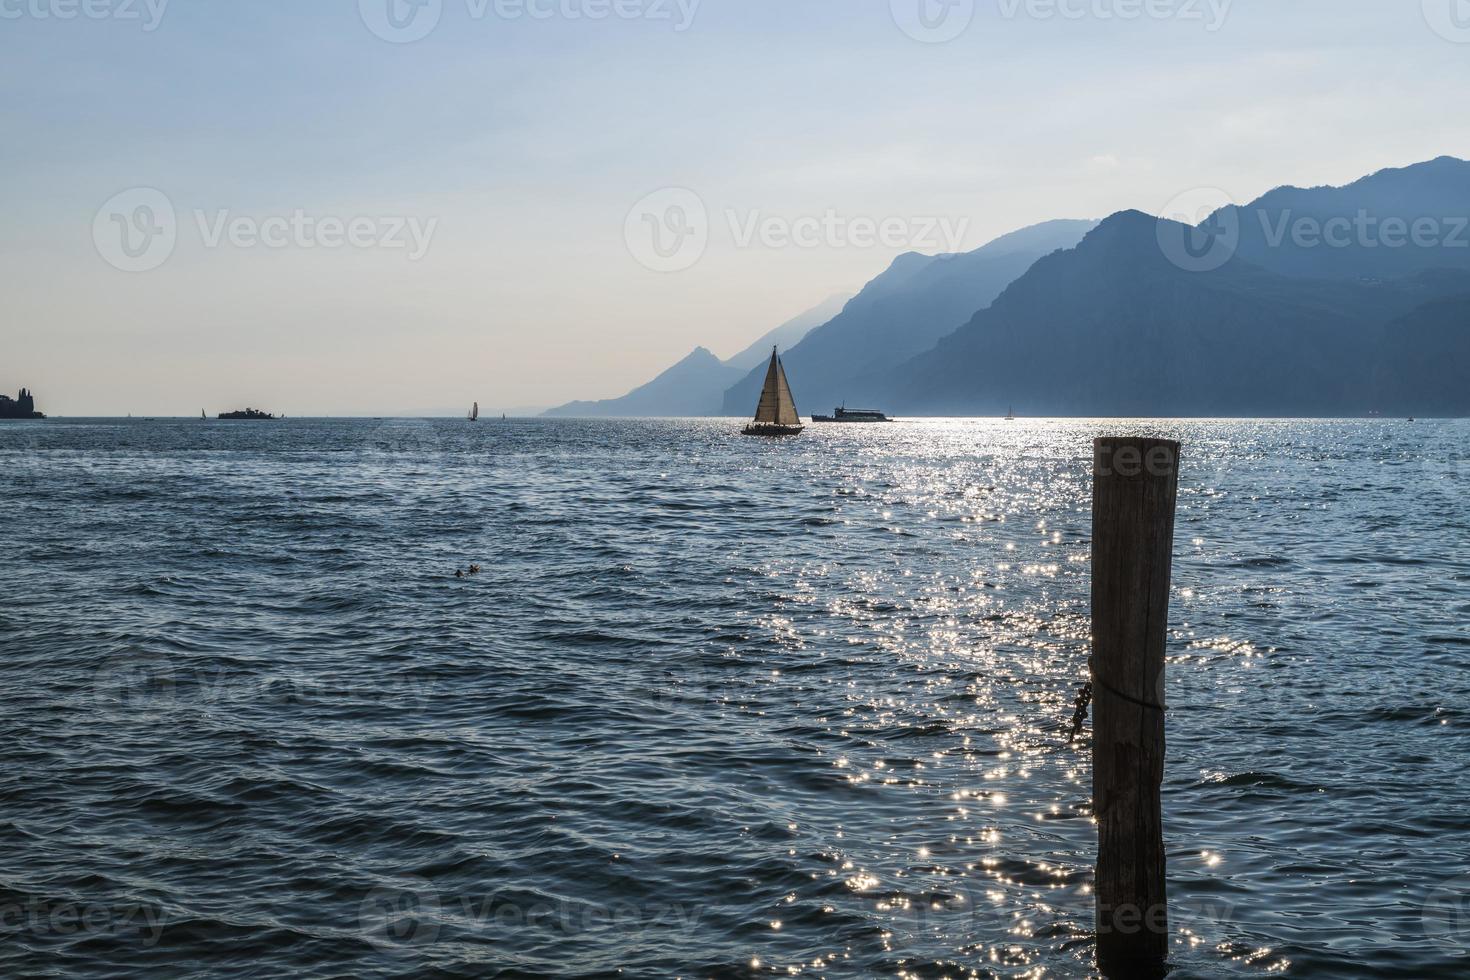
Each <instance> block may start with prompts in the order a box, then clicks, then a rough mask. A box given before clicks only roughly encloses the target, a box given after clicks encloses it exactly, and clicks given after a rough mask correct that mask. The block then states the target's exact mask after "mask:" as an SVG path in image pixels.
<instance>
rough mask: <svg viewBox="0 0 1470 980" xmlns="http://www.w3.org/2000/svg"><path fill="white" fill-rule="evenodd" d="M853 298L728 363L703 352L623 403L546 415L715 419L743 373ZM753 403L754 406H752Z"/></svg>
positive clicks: (796, 322)
mask: <svg viewBox="0 0 1470 980" xmlns="http://www.w3.org/2000/svg"><path fill="white" fill-rule="evenodd" d="M850 298H851V296H849V295H846V294H842V295H837V296H832V297H830V298H828V299H827V300H825V301H823V302H822V303H821V304H819V305H817V306H814V307H812V308H811V309H810V310H807V311H806V312H805V313H802V314H801V315H799V316H797V317H794V318H792V319H791V320H788V321H786V322H785V323H783V324H781V325H780V326H779V327H777V328H775V329H774V330H772V331H770V332H769V333H766V334H765V335H763V336H762V337H761V338H760V339H759V340H757V341H756V342H755V343H753V344H751V345H750V346H749V347H747V348H746V349H745V350H743V351H741V352H740V353H739V354H736V355H735V356H734V357H731V358H729V359H728V360H724V361H722V360H720V359H719V358H718V357H716V356H715V355H714V354H713V353H711V352H710V351H709V350H707V349H706V348H704V347H696V348H695V349H694V351H693V353H691V354H690V355H689V356H687V357H685V358H684V359H683V360H682V361H680V362H679V363H677V364H675V365H674V366H673V367H671V368H669V369H668V370H666V371H664V372H663V373H662V374H660V375H659V376H658V377H656V378H654V379H653V380H652V381H650V382H648V383H647V384H645V385H642V386H640V387H638V388H635V389H633V390H632V391H630V392H628V393H627V394H626V395H623V396H622V397H621V398H610V399H607V400H605V401H596V402H571V403H569V404H566V405H562V406H560V407H559V408H553V409H551V410H550V411H548V412H546V413H545V415H546V416H547V417H548V418H656V417H672V418H690V417H698V416H706V415H719V414H720V404H721V400H722V397H723V394H724V391H725V389H727V388H729V387H730V386H731V385H733V384H735V383H736V382H737V381H739V380H740V379H741V378H742V377H744V376H745V374H746V372H748V371H751V370H753V369H755V368H756V366H757V365H759V366H760V367H761V368H764V367H765V364H766V360H767V358H769V357H770V356H771V348H772V347H780V348H782V349H783V350H784V349H786V348H788V347H791V346H793V345H795V344H797V343H799V342H800V341H801V339H802V338H803V337H805V336H806V335H807V333H809V332H810V331H811V330H812V329H813V328H814V327H817V326H820V325H821V324H823V323H826V322H827V321H829V320H831V319H832V318H833V317H834V316H835V315H836V314H837V313H838V311H840V310H841V309H842V307H843V305H844V304H846V303H847V301H848V300H849V299H850ZM752 404H754V403H753V402H752Z"/></svg>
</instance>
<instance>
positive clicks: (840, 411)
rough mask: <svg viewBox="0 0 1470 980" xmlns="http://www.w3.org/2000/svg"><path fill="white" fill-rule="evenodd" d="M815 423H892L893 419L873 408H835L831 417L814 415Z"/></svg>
mask: <svg viewBox="0 0 1470 980" xmlns="http://www.w3.org/2000/svg"><path fill="white" fill-rule="evenodd" d="M812 421H813V422H892V421H893V419H891V418H889V417H888V416H886V415H884V414H883V413H882V412H878V411H874V410H873V409H871V408H834V409H833V410H832V414H831V415H813V416H812Z"/></svg>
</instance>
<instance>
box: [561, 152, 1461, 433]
mask: <svg viewBox="0 0 1470 980" xmlns="http://www.w3.org/2000/svg"><path fill="white" fill-rule="evenodd" d="M1181 245H1182V246H1183V247H1182V248H1180V247H1179V246H1181ZM1202 256H1203V257H1204V258H1206V259H1208V261H1198V260H1199V259H1200V258H1201V257H1202ZM827 312H831V311H827ZM819 318H820V319H821V322H819V323H816V324H815V325H811V324H809V323H805V322H804V323H802V324H800V327H801V331H800V332H801V333H802V334H803V335H804V336H803V337H802V339H800V340H799V341H798V342H794V343H793V342H792V341H791V340H790V339H787V340H786V341H785V343H783V342H782V338H780V337H773V336H771V335H768V336H767V337H765V338H762V340H761V341H758V342H757V343H756V344H755V345H753V346H752V347H751V348H749V349H748V350H747V351H745V352H742V354H741V355H739V356H738V358H736V359H732V361H731V362H721V361H719V359H718V358H716V357H715V356H714V355H713V354H711V353H710V352H709V351H707V350H704V349H702V348H701V349H698V350H696V351H695V352H694V353H693V354H691V355H690V356H689V357H687V358H685V359H684V360H683V361H681V362H680V363H679V364H677V365H675V366H674V367H673V368H671V369H670V370H669V371H667V372H665V373H664V374H663V375H660V377H659V378H657V379H655V380H654V381H653V382H650V384H649V385H646V386H644V387H643V388H640V389H638V390H637V391H635V392H632V393H630V394H629V395H628V396H625V398H624V399H617V400H614V401H613V402H610V403H574V404H573V405H572V406H564V407H563V409H559V410H556V412H555V413H556V414H624V415H627V414H725V415H732V416H748V415H750V413H751V411H752V410H753V408H754V406H755V403H756V398H757V394H758V391H759V387H760V382H761V379H762V377H763V372H764V362H765V358H766V356H767V355H768V353H769V349H770V345H771V344H772V343H776V344H780V345H782V347H783V360H784V362H785V365H786V369H787V372H788V374H789V376H790V379H791V384H792V387H793V390H794V393H795V396H796V400H797V405H798V407H799V408H802V409H803V410H804V411H805V412H806V413H807V414H811V413H813V412H825V411H826V409H827V408H828V407H829V406H831V405H838V404H847V405H849V406H852V405H855V404H857V403H863V404H864V405H865V407H873V408H880V409H883V410H885V411H888V412H889V413H890V414H897V415H900V416H902V415H909V416H914V415H1000V414H1003V413H1004V412H1005V411H1006V410H1007V409H1008V408H1010V407H1012V406H1013V407H1014V408H1015V409H1016V410H1017V411H1018V412H1019V413H1021V414H1023V415H1030V416H1155V417H1157V416H1226V417H1228V416H1359V415H1368V414H1377V413H1381V414H1385V415H1416V416H1417V415H1423V416H1428V415H1436V414H1437V415H1470V394H1467V392H1470V163H1467V162H1466V161H1464V160H1459V159H1456V158H1454V157H1439V158H1437V159H1434V160H1430V161H1426V162H1424V163H1418V164H1413V165H1411V166H1407V167H1398V168H1389V169H1385V170H1380V171H1378V172H1377V173H1374V174H1371V175H1369V176H1366V177H1363V178H1361V179H1359V180H1356V181H1353V182H1352V183H1350V184H1347V185H1345V186H1342V187H1314V188H1299V187H1291V186H1283V187H1278V188H1276V189H1274V190H1272V191H1270V192H1269V193H1267V194H1264V195H1262V196H1261V197H1260V198H1258V199H1257V200H1255V201H1253V202H1251V203H1249V204H1246V205H1239V206H1236V205H1232V206H1230V207H1227V208H1223V209H1221V210H1219V211H1217V212H1215V213H1214V214H1212V215H1210V216H1209V217H1208V218H1206V219H1205V220H1204V221H1202V222H1201V223H1200V224H1199V225H1198V226H1194V227H1190V226H1188V225H1183V224H1179V223H1176V222H1173V221H1170V220H1167V219H1162V218H1157V217H1153V216H1150V215H1146V214H1143V213H1141V212H1138V211H1121V212H1118V213H1117V214H1114V215H1112V216H1110V217H1108V218H1107V219H1105V220H1104V221H1102V222H1091V221H1053V222H1046V223H1043V224H1040V225H1036V226H1032V227H1030V228H1025V229H1022V230H1020V231H1018V232H1014V233H1012V234H1010V235H1006V236H1003V237H1002V238H999V239H997V240H995V241H994V242H991V243H989V244H987V245H985V246H984V247H982V248H980V249H976V250H975V251H973V252H968V253H964V254H958V255H939V256H928V255H919V254H916V253H908V254H904V255H900V256H899V257H898V258H896V259H895V260H894V261H893V262H892V263H891V264H890V266H889V267H888V268H887V269H886V270H885V271H884V272H883V273H882V274H881V275H879V276H878V277H877V278H875V279H874V280H873V281H872V282H870V283H868V284H867V285H866V286H865V287H864V288H863V289H862V291H861V292H860V293H858V295H857V296H855V297H853V298H852V299H851V300H850V301H848V302H847V303H846V304H845V305H843V306H842V307H841V309H840V311H837V312H834V313H832V315H830V316H825V318H822V317H821V315H820V314H818V313H817V312H816V311H813V315H812V318H811V319H812V320H813V321H815V320H817V319H819ZM796 332H797V331H796V330H794V329H793V330H792V331H791V332H790V334H788V335H787V336H788V337H789V336H794V335H795V333H796ZM788 345H789V346H788ZM747 360H748V364H749V366H744V364H742V363H737V362H747ZM721 391H723V395H722V396H721V395H720V394H719V392H721ZM711 392H713V393H714V395H713V396H711ZM696 395H697V397H696ZM655 405H656V406H658V408H659V410H658V411H653V410H652V408H651V407H652V406H655ZM671 406H672V407H673V408H676V409H678V410H677V411H672V410H670V408H671ZM695 409H698V410H697V411H696V410H695Z"/></svg>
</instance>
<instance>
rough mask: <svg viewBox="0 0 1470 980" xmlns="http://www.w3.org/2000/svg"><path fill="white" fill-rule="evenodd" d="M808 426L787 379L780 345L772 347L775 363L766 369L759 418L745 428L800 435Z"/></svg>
mask: <svg viewBox="0 0 1470 980" xmlns="http://www.w3.org/2000/svg"><path fill="white" fill-rule="evenodd" d="M804 428H805V426H803V425H802V424H801V416H800V415H798V414H797V412H796V401H795V399H793V398H792V397H791V385H790V384H788V383H787V381H786V368H785V366H783V365H782V364H781V358H780V356H779V355H778V354H777V351H776V348H774V347H772V348H771V366H770V367H769V368H767V370H766V384H765V387H763V388H762V389H761V400H760V404H758V405H757V406H756V409H755V421H754V422H752V423H751V424H750V425H747V426H746V427H745V428H744V429H743V430H742V431H743V432H744V434H745V435H748V436H798V435H801V431H802V429H804Z"/></svg>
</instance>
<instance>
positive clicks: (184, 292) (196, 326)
mask: <svg viewBox="0 0 1470 980" xmlns="http://www.w3.org/2000/svg"><path fill="white" fill-rule="evenodd" d="M418 2H420V3H423V4H425V6H423V7H422V8H418V9H416V8H414V7H413V6H411V5H410V3H409V0H312V2H300V0H292V2H289V3H288V2H267V0H257V2H251V3H228V2H222V0H215V2H207V0H172V2H169V3H167V4H163V3H162V0H0V84H3V90H4V92H5V95H4V96H3V97H0V106H3V109H0V133H3V137H0V168H3V169H0V173H3V175H4V189H3V191H0V194H3V200H4V202H5V221H4V224H3V227H0V263H3V264H0V331H3V333H0V341H3V342H0V390H6V389H15V388H18V387H19V386H21V385H22V384H24V385H28V386H30V387H32V388H35V389H36V390H37V392H38V394H39V395H40V397H41V401H42V406H41V407H43V408H44V409H49V410H51V411H53V412H57V413H62V414H67V415H82V414H90V413H104V414H121V413H123V412H126V411H132V412H134V413H146V414H187V413H190V412H197V411H198V410H199V409H200V408H208V409H209V410H210V411H211V412H214V411H217V410H221V409H226V408H232V407H238V406H240V405H243V404H244V403H247V402H248V403H250V404H253V405H262V406H265V407H267V408H270V409H274V410H276V411H284V412H287V413H289V414H293V415H305V414H315V413H382V412H400V411H412V412H429V411H435V410H440V409H445V408H452V409H458V408H460V407H462V406H467V405H468V404H469V402H470V401H471V400H474V399H478V400H479V401H480V402H481V403H482V404H484V405H486V406H487V407H491V408H497V409H498V408H502V407H512V406H524V405H551V404H554V403H557V402H560V401H564V400H567V399H570V398H574V397H580V398H601V397H607V396H610V395H616V394H620V393H621V392H622V391H624V390H626V389H627V388H629V387H631V386H632V385H634V384H637V383H640V382H642V381H644V380H647V378H648V377H649V376H651V374H652V373H654V372H655V371H657V370H659V369H662V368H663V367H665V366H667V365H668V364H670V363H672V362H673V361H675V360H677V359H678V358H679V357H681V356H683V355H684V354H686V353H688V351H689V350H690V349H692V348H693V347H694V346H696V345H704V346H708V347H710V348H711V349H713V350H715V351H716V352H717V353H719V354H721V355H722V356H724V355H729V354H732V353H734V352H735V351H737V350H738V349H740V348H742V347H744V346H745V345H746V344H748V343H749V342H750V341H751V340H753V339H754V338H755V337H756V336H758V335H759V334H760V333H762V332H764V331H765V330H767V329H769V328H770V327H772V326H774V325H775V324H777V323H779V322H780V321H782V320H784V319H786V318H788V317H790V316H792V315H794V314H796V313H798V312H800V311H801V310H803V309H804V308H806V307H808V306H811V305H813V304H815V303H817V302H819V301H821V300H823V299H824V298H826V297H827V296H828V295H830V294H831V293H833V292H835V291H838V290H847V289H856V288H857V287H859V286H860V285H861V284H862V283H863V282H864V281H866V280H867V279H869V278H871V277H872V276H873V275H875V274H876V273H877V272H879V271H881V270H882V269H883V268H884V267H885V266H886V265H887V264H888V263H889V262H890V261H891V260H892V258H893V256H894V255H895V254H897V253H898V252H900V251H903V250H905V246H906V245H908V244H915V245H918V246H919V247H920V250H923V251H936V250H947V249H948V247H949V246H950V244H955V245H958V246H959V247H961V248H973V247H976V246H979V245H981V244H983V243H984V242H985V241H987V240H989V239H990V238H993V237H994V236H996V235H998V234H1001V233H1003V232H1006V231H1009V230H1012V229H1015V228H1017V227H1020V226H1024V225H1027V224H1031V223H1035V222H1037V221H1041V220H1044V219H1047V218H1053V217H1102V216H1104V215H1106V214H1108V213H1110V212H1112V211H1115V210H1118V209H1121V208H1126V207H1137V208H1140V209H1143V210H1146V211H1151V212H1155V213H1157V212H1158V211H1160V210H1161V209H1163V208H1164V206H1165V204H1166V203H1167V202H1169V201H1170V200H1171V199H1173V198H1175V197H1176V196H1177V195H1179V194H1180V193H1182V192H1185V191H1188V190H1190V189H1193V188H1197V187H1201V186H1206V187H1218V188H1220V189H1222V190H1224V191H1226V192H1227V193H1228V194H1230V195H1232V196H1234V197H1235V198H1236V199H1238V200H1241V201H1245V200H1248V199H1250V198H1252V197H1254V196H1256V195H1258V194H1260V193H1262V192H1264V191H1265V190H1267V189H1269V188H1270V187H1272V186H1275V185H1277V184H1280V183H1297V184H1321V183H1341V182H1345V181H1348V180H1351V179H1353V178H1356V177H1358V176H1361V175H1362V174H1364V173H1368V172H1370V171H1373V170H1376V169H1379V168H1382V167H1385V166H1393V165H1401V164H1406V163H1410V162H1414V161H1418V160H1422V159H1428V158H1431V157H1435V156H1438V155H1441V154H1452V155H1455V156H1461V157H1465V156H1470V117H1467V114H1466V113H1465V111H1464V107H1463V101H1464V99H1463V96H1464V93H1465V91H1466V90H1467V88H1470V2H1466V0H1425V2H1424V4H1423V5H1422V6H1421V2H1420V0H1392V2H1386V0H1291V2H1283V0H1235V2H1233V3H1230V2H1226V0H1056V2H1046V0H1031V2H1024V0H974V2H973V3H971V2H970V0H943V2H941V0H703V2H699V3H697V4H696V3H695V2H694V0H682V3H681V2H680V0H418ZM390 3H391V4H392V5H393V9H392V10H390V9H389V7H388V5H389V4H390ZM920 3H923V4H925V5H926V11H925V12H927V15H928V16H927V17H924V18H920V17H919V16H917V14H918V13H919V12H920V11H919V10H918V6H919V4H920ZM945 3H953V4H954V6H953V7H948V8H947V7H946V6H945ZM598 12H603V13H606V14H607V16H606V17H604V18H601V19H594V18H592V17H590V16H588V15H589V14H595V13H598ZM533 13H534V14H535V16H533V15H532V14H533ZM390 14H392V15H393V16H392V17H391V18H390ZM1135 14H1137V15H1138V16H1133V15H1135ZM68 15H70V16H69V17H68ZM573 15H581V16H573ZM946 15H947V18H948V19H946ZM1431 23H1432V24H1434V25H1435V27H1431V26H1430V25H1431ZM1462 25H1463V26H1462ZM1436 27H1437V29H1436ZM420 33H423V34H424V35H425V36H423V37H422V38H421V39H418V40H409V38H411V37H413V36H416V35H417V34H420ZM951 34H953V35H955V36H953V37H952V39H950V40H948V41H946V42H944V43H932V42H934V41H936V40H937V39H938V38H941V37H946V36H949V35H951ZM385 38H386V39H385ZM137 188H150V189H153V191H155V192H157V193H149V194H145V195H141V196H140V193H139V192H137V191H136V190H135V189H137ZM665 188H683V189H686V190H685V191H683V192H679V193H677V194H675V195H672V196H671V195H670V193H668V192H665V193H663V194H659V193H656V192H660V191H661V190H663V189H665ZM691 192H692V193H691ZM119 195H121V196H119ZM648 195H654V196H653V197H651V198H648ZM645 198H648V200H647V203H646V204H645V205H644V206H642V207H641V208H635V205H638V203H639V202H640V201H641V200H644V199H645ZM671 206H682V207H683V208H684V210H683V211H682V212H681V211H679V210H677V209H675V210H671V209H670V208H671ZM144 207H147V208H149V209H150V210H140V209H142V208H144ZM697 208H702V209H703V211H704V213H705V214H706V215H707V218H708V220H707V222H706V223H704V224H701V223H700V222H699V220H698V218H699V216H698V214H697V213H693V211H694V210H695V209H697ZM169 212H171V213H172V216H173V219H172V220H171V221H170V220H169ZM298 212H300V218H297V217H296V215H297V213H298ZM241 219H243V220H241ZM268 219H274V220H268ZM322 219H327V221H326V225H325V227H323V226H321V225H319V224H318V223H317V222H319V221H321V220H322ZM354 219H358V220H357V223H356V225H355V226H353V225H352V222H353V220H354ZM767 219H769V221H770V223H769V227H766V228H765V229H764V232H761V231H760V230H759V229H760V225H755V226H753V225H752V224H751V222H752V220H767ZM800 219H813V220H808V221H806V222H802V221H801V220H800ZM940 219H942V221H943V224H942V225H941V224H940V223H939V222H940ZM222 221H223V222H224V223H222ZM649 221H653V222H655V224H656V225H657V226H658V227H654V226H652V225H649V224H648V222H649ZM229 222H234V224H233V225H231V224H229ZM854 222H855V224H854ZM293 223H294V224H295V226H296V227H292V225H293ZM865 223H871V224H872V226H873V227H868V228H865ZM884 223H886V224H887V228H886V229H883V230H886V232H887V234H886V235H876V234H873V232H874V231H875V230H877V229H878V228H881V226H882V225H883V224H884ZM931 225H932V226H933V227H932V228H931V227H930V226H931ZM400 226H402V227H401V230H400ZM686 227H687V228H688V229H689V230H692V231H694V232H695V234H694V235H692V236H689V237H686V238H683V239H678V238H674V237H672V235H673V233H674V232H675V231H677V230H679V229H680V228H686ZM753 227H754V228H755V229H757V231H756V233H755V234H754V237H753V238H751V240H749V241H743V240H742V239H743V238H744V237H745V236H746V234H747V233H748V232H750V231H751V229H752V228H753ZM793 229H794V231H795V232H796V233H797V234H798V235H802V236H808V237H806V239H805V244H802V245H796V244H791V243H784V242H783V241H782V237H781V234H782V232H783V230H793ZM941 229H947V230H948V231H949V232H950V233H951V236H950V237H953V236H954V233H958V232H962V235H959V237H958V240H957V241H955V242H953V243H951V242H948V241H946V235H945V234H944V233H943V232H942V231H941ZM411 232H416V234H417V238H416V237H415V234H414V233H411ZM655 232H657V233H658V234H659V235H660V236H662V237H661V238H660V239H658V241H661V242H662V243H663V244H664V245H666V246H669V247H668V248H667V249H666V250H665V254H660V253H659V252H658V251H656V250H654V249H653V247H652V246H653V244H655V240H654V239H653V238H652V236H653V235H654V233H655ZM706 234H707V239H708V240H707V247H706V248H705V249H704V251H703V253H702V254H700V252H699V247H700V245H701V243H703V242H704V240H705V237H706ZM261 235H263V236H265V237H266V238H268V239H269V240H270V241H271V242H273V243H274V244H273V245H265V244H262V243H261V242H260V241H258V240H257V236H261ZM640 236H641V237H640ZM349 238H354V239H355V243H352V242H348V241H347V240H348V239H349ZM878 238H883V239H886V240H883V241H875V240H870V239H878ZM680 242H682V243H683V247H682V248H679V249H674V248H673V245H675V244H678V243H680ZM124 244H127V245H128V246H129V248H130V249H131V254H130V252H129V251H128V250H124V249H123V248H122V246H123V245H124ZM400 244H401V246H402V247H394V246H398V245H400ZM170 249H171V250H170ZM695 258H697V259H698V260H697V261H693V260H694V259H695ZM691 263H692V264H691ZM118 266H121V267H122V268H118ZM649 266H652V267H653V268H649ZM686 266H687V267H686ZM127 268H146V271H123V270H124V269H127ZM667 269H675V270H677V271H660V270H667Z"/></svg>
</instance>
